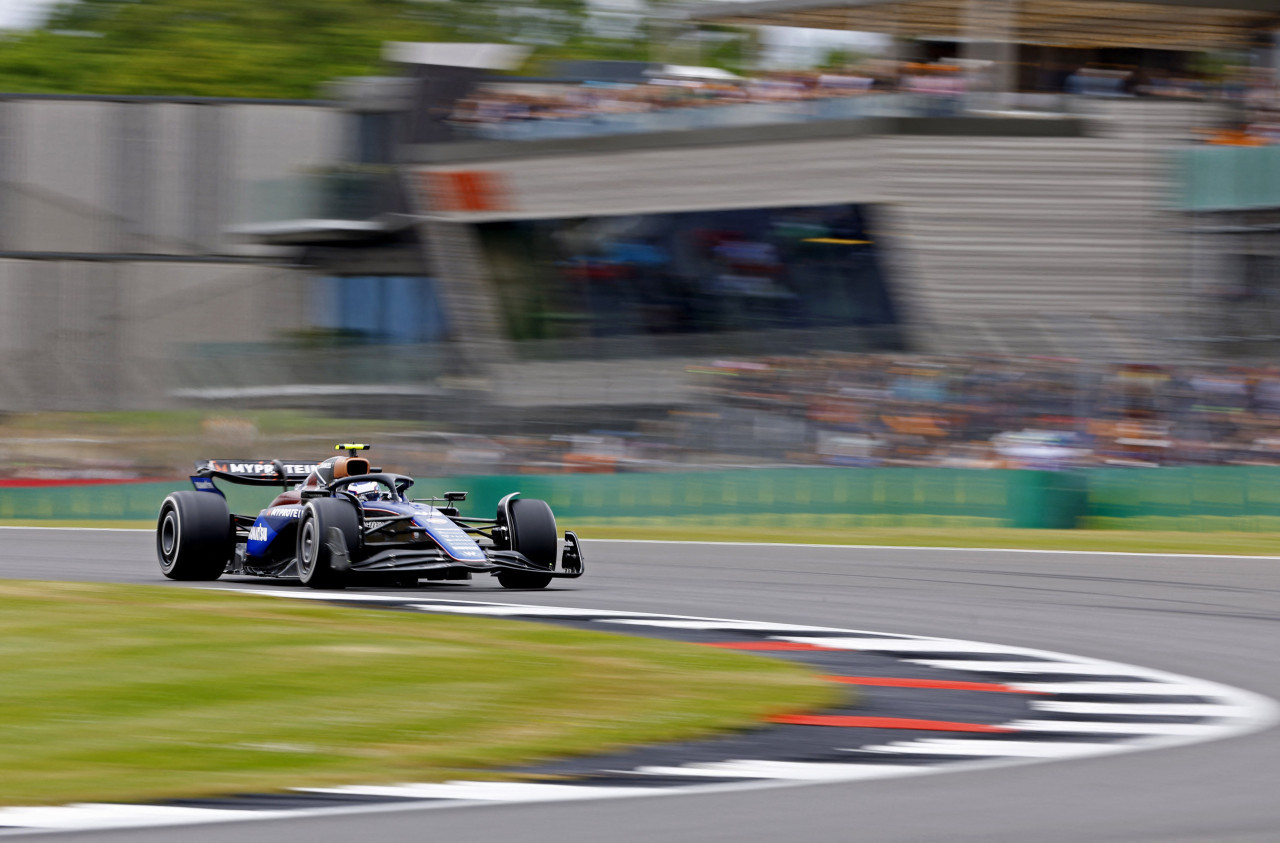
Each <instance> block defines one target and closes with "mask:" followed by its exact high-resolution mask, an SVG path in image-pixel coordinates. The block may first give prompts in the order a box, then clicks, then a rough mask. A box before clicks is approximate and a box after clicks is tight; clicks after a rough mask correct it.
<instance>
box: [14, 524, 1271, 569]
mask: <svg viewBox="0 0 1280 843" xmlns="http://www.w3.org/2000/svg"><path fill="white" fill-rule="evenodd" d="M0 530H49V531H56V530H67V531H85V530H100V531H102V532H107V533H154V532H155V528H154V527H37V526H33V525H30V524H28V525H20V524H4V525H0ZM579 538H580V540H581V541H584V542H590V543H592V544H595V543H601V544H689V545H706V546H712V547H812V548H817V549H819V550H842V549H847V550H947V551H951V550H954V551H958V552H962V553H1068V554H1075V555H1078V556H1168V557H1170V558H1173V559H1273V560H1274V559H1280V554H1270V555H1267V554H1247V553H1163V552H1161V551H1158V550H1142V551H1138V550H1054V549H1049V548H1031V547H947V546H945V545H929V544H921V545H914V544H816V543H812V542H726V541H694V540H690V539H593V538H589V537H588V538H582V537H579Z"/></svg>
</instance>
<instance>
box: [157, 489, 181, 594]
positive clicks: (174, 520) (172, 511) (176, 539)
mask: <svg viewBox="0 0 1280 843" xmlns="http://www.w3.org/2000/svg"><path fill="white" fill-rule="evenodd" d="M170 525H172V533H173V535H172V539H173V540H172V542H171V543H168V545H169V546H168V547H167V548H166V542H165V534H166V533H167V532H168V531H169V528H170ZM181 548H182V516H181V515H180V514H179V512H178V507H177V506H175V505H174V504H173V503H172V502H171V501H169V500H166V501H165V502H164V506H162V507H161V508H160V520H159V522H158V523H157V525H156V554H157V555H158V556H159V557H160V572H161V573H162V574H164V575H165V576H166V577H167V576H172V575H173V573H174V571H173V569H174V566H175V565H176V564H177V563H178V556H179V554H180V552H181Z"/></svg>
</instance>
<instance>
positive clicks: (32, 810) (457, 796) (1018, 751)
mask: <svg viewBox="0 0 1280 843" xmlns="http://www.w3.org/2000/svg"><path fill="white" fill-rule="evenodd" d="M215 590H225V591H234V592H240V593H247V594H257V595H263V596H274V597H288V598H294V599H318V600H325V601H331V602H357V603H358V602H376V603H381V602H396V603H399V604H402V605H410V606H414V607H415V608H419V609H422V610H424V611H432V610H433V609H434V610H437V611H442V612H445V613H449V612H451V611H453V612H463V613H467V612H468V609H474V610H476V611H475V612H471V613H477V614H480V613H483V614H498V613H500V614H501V615H502V616H505V617H521V616H524V617H529V618H530V619H533V620H537V619H538V618H556V617H559V618H566V617H574V616H578V617H582V618H583V619H584V620H587V621H594V620H596V619H599V621H600V622H602V623H616V622H617V621H618V620H619V619H620V616H627V617H631V618H637V619H638V618H650V619H654V620H667V621H674V622H690V621H693V622H697V623H696V624H694V625H693V626H694V628H706V627H705V623H706V622H711V623H713V624H716V625H717V626H716V627H714V628H723V629H725V630H726V631H731V630H740V631H749V630H759V631H761V632H764V633H770V632H778V631H779V630H778V629H777V627H778V626H786V627H788V629H787V631H793V632H794V631H805V630H807V631H813V632H818V631H824V632H845V633H848V634H850V635H855V634H859V633H861V634H864V635H865V634H868V631H865V630H850V629H839V628H829V627H803V626H800V627H799V630H796V629H791V628H790V627H791V626H792V625H778V624H769V623H756V622H753V621H747V620H733V619H724V618H698V617H691V616H682V615H669V614H668V615H663V614H657V613H645V612H625V611H618V610H593V609H574V608H570V607H547V606H522V605H520V604H513V603H498V602H488V601H467V600H456V599H448V598H435V597H417V596H404V597H388V596H385V595H360V594H331V593H323V594H318V593H310V592H297V591H280V590H268V589H245V588H226V589H219V588H217V587H215ZM486 607H488V609H491V610H493V611H484V612H481V611H480V610H481V609H485V608H486ZM552 612H554V614H550V613H552ZM870 634H872V635H877V636H880V637H878V638H862V639H858V638H846V639H832V638H814V639H810V641H811V642H812V643H815V644H818V645H820V646H831V645H832V641H833V640H834V641H839V642H841V643H845V644H846V646H848V648H850V649H868V646H867V645H868V644H869V643H870V644H871V645H872V646H873V647H876V648H878V649H881V650H884V651H892V650H894V649H897V650H900V651H913V650H914V651H928V652H956V653H960V652H968V653H979V654H984V655H986V654H993V653H994V654H1000V653H1009V654H1015V653H1016V654H1017V655H1022V656H1033V657H1035V658H1037V659H1040V660H1041V661H1039V662H1014V663H1011V664H1015V665H1022V666H1025V667H1027V668H1028V669H1029V670H1031V671H1033V672H1040V673H1047V672H1049V671H1046V670H1045V668H1048V667H1051V666H1056V667H1058V668H1059V669H1061V670H1062V672H1063V673H1064V674H1066V675H1070V674H1071V673H1072V671H1075V672H1076V673H1077V674H1079V673H1080V671H1081V670H1089V669H1092V670H1094V671H1097V672H1098V674H1099V675H1112V676H1127V677H1136V678H1138V679H1141V680H1146V681H1148V682H1150V683H1151V685H1152V688H1153V691H1154V689H1155V688H1156V687H1159V686H1161V685H1162V684H1168V685H1173V686H1177V688H1178V690H1179V693H1180V694H1182V695H1186V696H1197V697H1202V698H1205V699H1208V700H1222V702H1221V703H1219V704H1213V703H1205V704H1196V705H1187V704H1168V705H1165V704H1128V703H1070V702H1058V701H1052V700H1043V701H1041V700H1036V701H1033V702H1032V704H1033V705H1036V707H1038V708H1041V709H1042V710H1053V711H1058V712H1062V713H1072V712H1076V713H1103V712H1105V713H1110V714H1150V713H1154V712H1155V711H1156V709H1159V711H1160V712H1161V713H1169V714H1183V713H1194V714H1195V715H1196V716H1205V717H1214V718H1217V719H1215V720H1213V721H1211V722H1209V723H1192V724H1183V723H1174V724H1163V723H1133V724H1129V723H1123V724H1118V723H1114V722H1100V723H1088V722H1085V721H1051V720H1048V721H1038V720H1026V721H1014V722H1013V723H1009V724H1003V725H1006V726H1008V727H1010V728H1015V729H1018V730H1020V731H1024V732H1027V733H1037V732H1038V733H1040V734H1046V735H1048V734H1080V735H1084V734H1096V735H1103V734H1111V735H1123V736H1125V737H1124V738H1122V739H1120V740H1117V741H1115V742H1111V743H1076V744H1063V743H1052V742H1046V743H1044V744H1033V743H1032V742H1031V741H1006V742H1003V747H1004V748H1003V749H1001V744H1002V741H1001V740H997V739H936V741H930V740H928V739H925V740H917V741H906V742H898V743H892V744H886V745H882V746H877V747H875V750H874V751H876V752H878V753H880V754H881V757H885V756H886V755H890V754H894V753H900V754H902V755H904V756H910V755H913V754H937V755H953V756H957V757H965V756H986V757H984V758H981V760H974V761H962V762H952V763H948V764H940V765H935V766H928V765H920V766H903V765H891V764H885V765H878V764H877V765H872V764H858V763H856V762H854V761H851V762H850V763H849V764H843V763H839V762H830V763H825V762H814V763H802V762H787V761H770V760H750V759H743V760H738V761H725V762H710V763H702V764H690V765H687V766H674V767H657V768H655V767H640V768H637V769H635V770H630V771H615V772H617V773H620V774H625V773H630V774H635V775H638V776H646V775H663V776H667V777H688V778H689V779H690V780H691V781H694V780H696V779H698V778H700V777H701V778H707V777H711V776H717V777H720V778H740V779H744V781H740V782H731V783H716V784H701V785H698V784H687V785H675V786H671V787H625V786H622V787H610V786H607V785H603V786H587V785H575V784H545V783H540V782H537V783H512V782H468V781H459V782H445V783H443V784H427V783H422V784H414V783H408V784H401V785H368V786H361V785H351V786H347V787H343V788H331V789H319V790H303V792H318V793H335V794H340V793H346V794H350V795H386V796H408V795H410V794H412V795H413V797H412V798H417V799H425V800H438V801H426V802H423V803H420V804H415V803H412V802H401V803H395V804H391V805H361V806H344V807H330V808H314V809H293V810H287V811H261V810H236V809H228V808H222V809H212V808H210V809H205V808H171V807H169V806H156V805H68V806H60V807H51V808H37V807H13V808H0V827H3V826H6V825H7V826H17V827H18V828H14V829H12V830H14V831H17V830H22V831H24V832H25V831H30V830H35V829H45V830H55V829H57V830H66V829H85V830H87V829H93V828H121V827H129V826H145V825H181V824H192V823H208V822H223V821H227V820H235V821H242V820H252V819H272V818H279V817H293V818H302V817H311V816H332V815H340V814H361V813H387V812H393V811H406V810H423V809H428V808H449V807H462V806H467V805H476V804H495V803H510V802H530V801H564V800H580V799H602V798H630V797H641V796H673V795H696V794H701V793H715V792H726V791H737V790H744V789H758V788H775V787H789V786H801V785H805V784H810V783H813V782H816V781H823V782H840V781H847V782H856V781H863V780H867V779H871V778H892V777H899V776H907V775H911V776H915V775H928V774H935V773H945V772H960V771H966V770H978V769H991V768H994V767H1005V766H1013V765H1021V764H1029V763H1041V762H1044V761H1048V760H1060V759H1063V758H1083V757H1090V756H1100V755H1110V754H1115V753H1121V752H1128V751H1137V750H1144V749H1156V748H1161V747H1172V746H1182V745H1188V744H1194V743H1200V742H1204V741H1209V740H1215V739H1219V738H1226V737H1231V736H1235V735H1241V734H1247V733H1249V732H1253V731H1257V730H1260V729H1263V728H1266V727H1268V726H1270V725H1273V724H1274V723H1276V722H1277V720H1280V708H1278V707H1277V705H1276V703H1274V702H1273V701H1272V700H1270V699H1268V698H1266V697H1263V696H1261V695H1259V694H1255V693H1253V692H1251V691H1245V690H1242V689H1239V688H1233V687H1230V686H1226V685H1221V684H1219V683H1216V682H1210V681H1206V680H1200V679H1195V678H1193V677H1188V676H1181V675H1178V674H1173V673H1167V672H1164V671H1158V670H1152V669H1150V668H1143V667H1138V666H1132V665H1124V664H1120V663H1118V662H1108V661H1105V660H1101V659H1093V658H1087V657H1080V656H1072V655H1067V654H1064V653H1057V652H1053V651H1048V650H1037V649H1031V648H1024V647H1012V646H1005V645H999V644H989V643H985V642H975V641H960V640H958V639H943V638H929V637H925V636H899V637H890V636H892V635H894V634H893V633H870ZM768 637H770V638H773V639H775V640H803V639H798V638H797V637H796V636H784V635H771V636H768ZM855 644H856V645H860V646H856V647H855V646H854V645H855ZM904 661H909V662H916V661H918V662H927V661H930V660H915V659H904ZM956 661H959V665H958V666H961V667H960V669H966V670H972V669H974V668H980V667H981V666H982V664H983V663H982V662H968V661H963V660H956ZM1103 671H1106V672H1105V673H1103ZM1045 684H1050V685H1052V683H1045ZM1068 684H1069V685H1070V686H1072V687H1075V686H1076V685H1077V684H1079V683H1075V682H1071V683H1063V685H1064V686H1065V685H1068ZM1192 689H1194V690H1192ZM1099 707H1101V708H1099ZM1175 709H1176V711H1175ZM1068 746H1070V747H1071V749H1069V750H1068V749H1065V748H1064V747H1068ZM966 750H967V751H966ZM855 751H856V750H855ZM3 834H5V829H3V828H0V835H3Z"/></svg>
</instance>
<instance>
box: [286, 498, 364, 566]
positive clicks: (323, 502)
mask: <svg viewBox="0 0 1280 843" xmlns="http://www.w3.org/2000/svg"><path fill="white" fill-rule="evenodd" d="M359 525H360V521H359V515H358V514H357V513H356V512H355V509H354V507H353V506H352V505H351V504H349V503H347V502H346V501H342V500H338V499H336V498H318V499H316V500H313V501H311V502H310V503H308V504H307V505H306V508H305V509H303V511H302V520H301V523H299V524H298V544H297V550H296V555H295V565H296V567H297V571H298V579H299V580H301V581H302V583H303V584H304V585H309V586H311V587H312V588H335V587H340V586H341V583H342V580H343V575H342V574H341V573H340V572H337V571H334V570H333V568H332V562H333V559H332V556H333V552H332V550H331V549H330V548H329V544H328V536H327V533H328V532H329V528H331V527H335V528H337V529H338V530H339V531H340V532H341V533H342V535H343V538H344V539H345V541H346V545H347V552H348V553H350V552H351V551H354V550H355V549H356V545H357V544H358V543H359V535H360V528H359Z"/></svg>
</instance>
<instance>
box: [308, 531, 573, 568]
mask: <svg viewBox="0 0 1280 843" xmlns="http://www.w3.org/2000/svg"><path fill="white" fill-rule="evenodd" d="M325 541H326V542H327V543H328V545H329V551H330V554H331V559H332V562H331V563H330V564H331V565H332V566H333V569H334V570H335V571H337V572H342V571H368V572H381V573H416V572H419V571H439V570H445V569H454V570H460V571H471V572H474V573H489V572H496V571H525V572H528V573H536V574H549V575H550V576H552V577H557V578H562V579H574V578H577V577H580V576H582V573H583V570H584V569H585V559H584V557H583V553H582V544H581V542H580V541H579V539H578V536H577V534H576V533H573V532H571V531H568V530H566V531H565V534H564V550H563V551H562V552H561V554H560V565H559V566H558V567H557V568H555V569H553V570H550V571H548V570H547V569H546V568H542V567H539V566H537V565H535V564H533V562H531V561H529V560H528V559H527V558H525V556H524V555H523V554H520V553H517V552H516V551H514V550H496V549H493V548H483V550H484V555H485V559H484V561H483V562H481V561H475V562H472V561H461V560H458V559H454V558H453V557H451V556H449V555H448V554H446V553H445V552H444V551H443V550H440V549H438V548H423V547H388V548H386V549H384V550H378V551H375V552H374V553H372V554H370V555H369V556H363V557H361V558H358V559H352V558H351V555H350V554H349V553H348V552H347V547H346V542H345V541H344V540H343V537H342V533H341V532H340V531H338V529H337V528H336V527H331V528H329V534H328V535H326V536H325Z"/></svg>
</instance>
